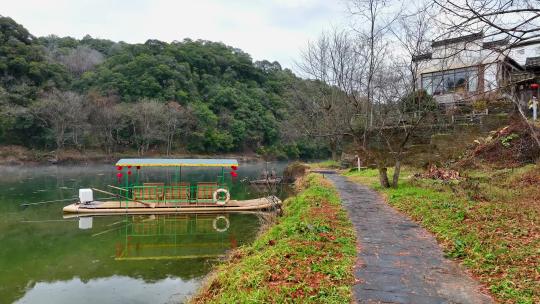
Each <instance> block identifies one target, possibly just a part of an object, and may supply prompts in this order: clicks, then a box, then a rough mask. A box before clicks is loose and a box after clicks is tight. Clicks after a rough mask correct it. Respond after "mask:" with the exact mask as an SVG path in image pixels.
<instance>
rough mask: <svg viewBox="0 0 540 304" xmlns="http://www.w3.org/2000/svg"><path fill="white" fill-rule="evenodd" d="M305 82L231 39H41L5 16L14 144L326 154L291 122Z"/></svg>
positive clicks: (6, 95) (4, 116)
mask: <svg viewBox="0 0 540 304" xmlns="http://www.w3.org/2000/svg"><path fill="white" fill-rule="evenodd" d="M304 81H305V80H302V79H300V78H298V77H296V76H295V75H294V74H293V73H292V72H291V71H290V70H288V69H282V68H281V66H280V64H279V63H277V62H268V61H257V62H253V60H252V59H251V57H250V55H249V54H246V53H245V52H243V51H242V50H240V49H236V48H233V47H230V46H227V45H224V44H223V43H218V42H210V41H192V40H189V39H186V40H183V41H181V42H177V41H175V42H172V43H165V42H162V41H158V40H148V41H147V42H146V43H144V44H128V43H124V42H113V41H109V40H103V39H95V38H92V37H91V36H86V37H84V38H83V39H81V40H78V39H74V38H71V37H57V36H52V35H51V36H47V37H39V38H36V37H34V36H32V35H31V34H30V33H29V32H28V31H27V30H26V29H25V28H24V27H23V26H22V25H20V24H17V23H16V22H15V21H14V20H12V19H11V18H9V17H1V16H0V111H1V112H0V144H4V145H6V144H7V145H22V146H26V147H28V148H33V149H42V150H59V151H61V150H62V149H66V148H76V149H78V150H81V151H84V150H86V149H99V150H101V151H104V152H107V153H114V152H122V151H129V150H133V151H134V150H137V151H138V152H139V153H140V154H141V155H143V154H145V153H147V152H148V151H149V150H156V151H159V152H161V153H172V152H191V153H223V152H259V153H262V154H273V155H276V156H280V157H289V158H296V157H321V156H323V155H318V154H317V153H315V151H321V149H319V148H320V145H322V144H321V143H319V144H317V145H319V147H317V145H316V144H314V143H310V142H309V141H308V140H306V139H305V138H302V137H301V136H298V134H296V133H295V132H293V131H291V130H288V128H287V127H286V126H287V125H289V124H287V123H286V122H287V120H288V119H290V118H291V117H290V116H291V115H290V114H289V112H290V111H289V110H288V109H289V108H290V107H289V103H290V102H291V100H290V98H293V96H294V95H295V94H292V93H291V91H292V89H291V88H292V87H295V86H297V84H299V83H301V82H304ZM323 151H325V149H323ZM323 153H324V152H323Z"/></svg>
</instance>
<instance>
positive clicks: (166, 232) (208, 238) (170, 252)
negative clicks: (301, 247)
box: [115, 214, 240, 261]
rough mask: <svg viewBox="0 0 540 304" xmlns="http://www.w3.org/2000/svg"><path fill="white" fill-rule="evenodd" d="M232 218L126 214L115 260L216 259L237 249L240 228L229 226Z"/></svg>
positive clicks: (222, 216) (225, 215)
mask: <svg viewBox="0 0 540 304" xmlns="http://www.w3.org/2000/svg"><path fill="white" fill-rule="evenodd" d="M235 219H237V218H235V217H234V215H230V214H223V215H221V214H220V215H215V214H171V215H162V214H160V215H149V216H148V215H147V216H143V215H128V216H126V218H125V224H124V227H123V228H122V229H121V233H122V234H123V239H122V241H120V242H118V243H116V249H115V259H116V260H118V261H122V260H162V259H163V260H165V259H192V258H218V257H221V256H223V255H224V254H225V253H226V252H227V250H229V249H233V248H236V247H237V246H238V243H239V240H238V239H237V233H235V232H236V231H237V230H238V228H239V227H234V228H236V229H232V228H233V227H231V226H232V225H233V224H235V223H234V220H235ZM238 219H240V218H238Z"/></svg>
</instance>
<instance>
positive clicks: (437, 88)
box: [432, 75, 444, 95]
mask: <svg viewBox="0 0 540 304" xmlns="http://www.w3.org/2000/svg"><path fill="white" fill-rule="evenodd" d="M432 79H433V95H441V94H442V93H443V92H444V91H443V78H442V75H439V76H433V78H432Z"/></svg>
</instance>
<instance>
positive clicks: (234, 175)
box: [230, 171, 238, 177]
mask: <svg viewBox="0 0 540 304" xmlns="http://www.w3.org/2000/svg"><path fill="white" fill-rule="evenodd" d="M230 173H231V176H232V177H237V176H238V173H236V172H235V171H231V172H230Z"/></svg>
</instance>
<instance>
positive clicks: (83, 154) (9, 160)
mask: <svg viewBox="0 0 540 304" xmlns="http://www.w3.org/2000/svg"><path fill="white" fill-rule="evenodd" d="M141 157H145V158H234V159H237V160H239V161H244V162H251V161H261V160H264V157H262V156H260V155H258V154H256V153H253V152H252V153H223V154H220V153H217V154H196V153H186V152H173V153H171V154H169V155H166V154H165V153H160V152H159V151H150V152H149V153H147V154H145V155H143V156H141V155H138V154H137V152H135V151H125V152H117V153H113V154H106V153H104V152H102V151H98V150H86V151H78V150H72V149H70V150H64V151H62V152H60V153H59V157H58V158H56V155H55V151H45V150H33V149H28V148H25V147H22V146H13V145H9V146H1V145H0V165H1V166H26V165H70V164H85V163H86V164H100V163H103V164H107V163H110V162H114V161H116V160H118V159H120V158H141Z"/></svg>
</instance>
